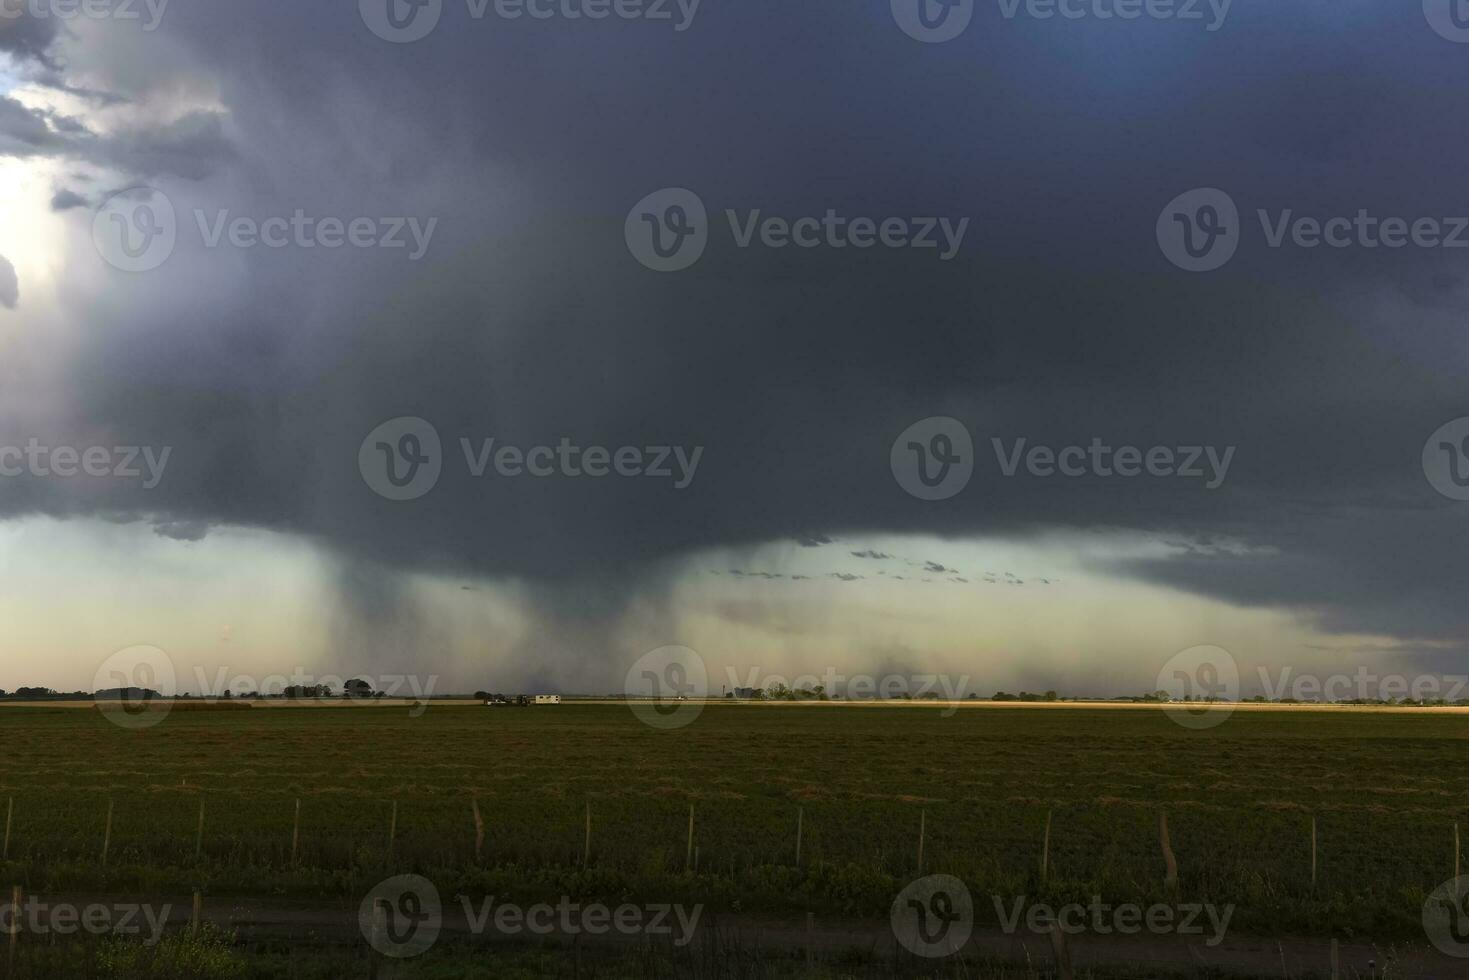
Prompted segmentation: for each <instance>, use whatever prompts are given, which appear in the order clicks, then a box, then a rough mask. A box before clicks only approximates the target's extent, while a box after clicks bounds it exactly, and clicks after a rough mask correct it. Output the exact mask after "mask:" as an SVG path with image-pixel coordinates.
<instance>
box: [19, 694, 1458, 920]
mask: <svg viewBox="0 0 1469 980" xmlns="http://www.w3.org/2000/svg"><path fill="white" fill-rule="evenodd" d="M0 740H3V741H0V744H3V745H4V746H5V750H4V752H3V753H0V819H3V818H4V817H5V816H6V813H7V812H10V814H11V815H10V821H9V823H10V828H9V841H8V851H7V853H6V855H5V859H4V861H3V862H0V884H3V885H6V886H9V885H12V884H15V885H21V886H23V887H24V888H25V889H26V890H27V891H28V892H32V893H58V894H60V893H129V894H177V893H180V892H183V893H187V892H188V891H190V890H191V889H194V888H198V889H200V890H202V891H203V892H204V893H205V894H207V895H210V896H229V895H236V896H275V897H281V898H283V899H288V900H291V901H302V902H309V901H316V900H320V901H330V902H336V903H339V904H340V903H349V904H350V903H355V901H356V900H357V899H360V897H361V896H363V895H364V894H366V893H367V891H368V890H369V889H371V888H372V887H373V885H374V884H375V883H377V882H378V881H380V880H381V879H382V878H383V877H385V876H386V875H389V874H399V873H410V872H411V873H418V874H422V875H424V876H425V877H428V878H429V879H431V880H433V881H434V882H435V883H436V884H437V885H438V887H439V888H440V890H441V891H442V892H443V893H444V894H445V895H455V894H460V893H462V894H466V895H491V894H493V895H496V896H499V897H500V898H501V899H503V900H507V901H508V900H514V901H523V902H533V901H541V900H545V899H546V898H548V897H554V896H561V895H570V896H574V897H577V898H580V899H585V900H590V899H594V898H596V899H602V900H608V901H612V900H616V901H624V900H632V901H637V900H644V901H656V902H686V903H694V902H697V903H703V904H705V905H707V906H708V907H709V908H710V909H712V910H717V911H719V912H727V913H735V914H742V915H768V916H777V917H783V916H797V915H804V913H806V912H813V913H815V914H817V915H820V916H830V917H852V918H879V919H880V918H884V917H885V916H886V915H887V912H888V909H889V906H890V903H891V902H892V900H893V897H894V896H895V895H896V894H897V893H898V892H899V891H900V890H901V889H902V888H903V887H904V886H905V885H906V884H907V883H908V882H910V881H912V880H913V879H914V878H916V877H918V876H919V874H920V870H921V873H923V874H930V873H947V874H952V875H956V876H958V877H959V878H961V879H963V880H964V881H965V883H966V884H967V885H968V887H969V889H970V890H971V892H972V894H973V895H974V897H975V912H976V917H977V919H978V921H979V922H981V923H986V924H989V925H991V926H993V925H995V924H997V923H998V921H999V920H998V916H997V912H996V908H995V904H994V902H993V901H991V896H1001V897H1003V899H1004V901H1006V902H1007V903H1008V902H1009V901H1011V900H1013V898H1015V897H1018V896H1027V900H1031V901H1046V902H1048V903H1051V904H1054V905H1059V904H1063V903H1067V902H1080V903H1083V904H1085V903H1087V902H1089V901H1091V899H1092V898H1093V896H1100V898H1101V899H1102V901H1104V902H1108V903H1119V902H1138V903H1143V904H1148V903H1153V902H1166V901H1168V900H1169V895H1168V892H1167V890H1166V889H1165V887H1164V874H1165V866H1164V861H1163V858H1162V856H1161V853H1160V846H1159V836H1158V818H1159V813H1160V812H1165V811H1166V813H1167V815H1168V821H1169V827H1170V834H1171V841H1172V846H1173V849H1174V851H1175V852H1176V855H1177V861H1178V866H1179V890H1180V893H1181V895H1182V897H1183V898H1184V899H1185V900H1188V901H1196V902H1211V903H1214V904H1217V905H1225V904H1233V905H1235V906H1237V910H1236V912H1235V915H1234V918H1233V922H1232V923H1231V930H1233V931H1237V932H1244V933H1247V934H1248V933H1253V934H1260V935H1273V934H1289V935H1310V936H1336V937H1340V938H1342V939H1344V940H1351V939H1360V938H1369V939H1373V940H1379V941H1405V942H1419V943H1421V942H1422V940H1423V932H1422V926H1421V922H1420V910H1421V907H1422V904H1423V901H1424V898H1425V896H1426V895H1427V894H1428V892H1430V891H1431V890H1432V889H1433V888H1434V887H1435V886H1437V885H1438V884H1439V883H1441V882H1443V881H1445V880H1446V879H1448V878H1450V877H1452V875H1453V871H1454V865H1453V862H1454V833H1455V823H1456V822H1457V823H1458V824H1459V825H1460V827H1461V828H1469V719H1466V718H1465V717H1464V716H1462V715H1459V714H1447V713H1446V714H1440V713H1437V712H1434V711H1432V710H1425V711H1421V712H1416V713H1392V714H1386V713H1373V712H1350V711H1333V712H1309V711H1303V712H1291V711H1271V712H1240V713H1237V714H1235V715H1234V716H1233V717H1232V718H1230V719H1229V720H1228V721H1227V722H1226V723H1225V724H1223V725H1221V726H1219V727H1217V728H1213V729H1209V730H1205V731H1193V730H1189V729H1186V728H1183V727H1180V726H1179V725H1177V724H1175V723H1174V722H1173V721H1172V720H1170V719H1169V718H1168V717H1167V716H1166V715H1165V714H1164V713H1163V712H1162V711H1159V710H1135V711H1117V710H1108V709H1105V708H1098V709H1092V708H1087V707H1074V708H1068V709H1055V710H1044V711H1039V710H1027V709H1025V708H1016V709H1005V708H992V709H989V710H984V711H959V712H957V713H954V714H952V715H949V716H946V715H945V713H944V712H942V711H939V710H922V709H914V708H894V709H891V710H884V709H881V708H869V709H865V710H852V711H843V710H833V709H831V708H820V707H812V708H801V707H781V708H779V709H774V710H771V709H765V708H761V707H751V706H731V705H711V706H709V707H707V708H706V709H705V710H704V711H703V713H702V714H701V715H700V717H699V718H698V719H697V721H695V722H694V723H693V724H692V725H690V726H688V727H686V728H682V729H678V730H676V731H671V732H665V731H657V730H654V729H651V728H649V727H646V726H645V725H643V724H641V723H640V722H639V721H638V720H637V719H636V718H635V717H634V716H633V715H632V713H631V712H630V711H629V710H628V709H627V708H626V707H625V706H617V705H574V704H566V705H561V706H557V707H545V708H532V709H489V708H483V707H477V706H444V705H434V706H432V707H430V708H429V709H428V710H427V712H426V713H424V714H423V715H422V716H421V717H410V713H409V711H408V709H407V708H405V707H402V706H399V707H382V708H379V707H373V708H362V709H360V710H354V711H344V710H333V709H320V710H316V709H309V708H303V709H299V710H290V711H280V710H256V709H249V710H229V711H209V710H180V711H174V712H173V713H171V714H170V715H169V716H168V717H167V718H166V720H165V721H164V722H163V723H162V724H160V725H158V726H157V727H154V728H150V729H146V730H141V731H132V730H127V729H123V728H120V727H117V726H115V725H113V724H111V723H110V722H109V721H108V720H106V719H105V718H104V717H102V716H101V715H100V714H99V713H97V712H95V711H78V710H74V709H64V708H63V709H44V708H31V709H26V710H23V711H21V710H16V711H0ZM12 800H13V811H9V810H8V808H9V806H10V805H11V804H10V801H12ZM298 800H299V801H300V823H299V833H298V835H297V832H296V816H295V814H296V802H297V801H298ZM475 800H477V801H478V806H479V809H480V813H481V815H482V817H483V820H484V829H485V837H484V843H483V847H482V850H481V852H480V854H479V855H478V857H476V853H475V851H476V834H475V821H474V815H473V807H472V801H475ZM395 804H396V813H397V815H396V823H394V816H393V814H394V807H395ZM201 805H202V808H203V813H204V822H203V833H202V836H201V835H200V833H199V822H200V809H201ZM691 805H692V806H693V808H694V815H695V830H694V846H695V847H696V848H697V857H696V864H697V868H686V862H687V853H688V852H687V848H688V825H689V809H690V806H691ZM109 808H110V809H111V812H112V826H111V835H110V837H108V834H107V821H108V812H109ZM588 809H590V813H591V851H590V855H587V854H585V853H584V848H585V843H586V835H587V826H586V824H587V812H588ZM1313 817H1314V820H1315V825H1316V861H1317V879H1316V882H1315V885H1314V887H1313V885H1312V881H1311V863H1312V856H1311V825H1312V820H1313ZM1048 818H1049V823H1050V843H1049V849H1048V854H1047V865H1048V867H1047V874H1046V875H1045V877H1044V878H1043V877H1042V873H1041V859H1042V850H1043V839H1044V837H1045V832H1046V831H1045V828H1046V825H1047V822H1048ZM798 821H799V824H800V827H801V853H800V861H799V863H798V862H797V860H796V836H797V825H798ZM920 824H921V825H922V828H923V856H922V866H921V869H920V866H919V853H918V843H919V831H920ZM390 835H391V845H390ZM293 836H295V837H296V844H295V857H294V860H293V857H292V846H293ZM104 841H105V843H106V863H105V865H104V863H103V851H104Z"/></svg>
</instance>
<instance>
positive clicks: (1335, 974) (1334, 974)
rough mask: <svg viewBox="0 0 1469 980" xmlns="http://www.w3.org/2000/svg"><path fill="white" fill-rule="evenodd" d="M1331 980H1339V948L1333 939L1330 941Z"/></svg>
mask: <svg viewBox="0 0 1469 980" xmlns="http://www.w3.org/2000/svg"><path fill="white" fill-rule="evenodd" d="M1331 980H1341V947H1340V946H1339V945H1338V944H1337V941H1336V939H1335V937H1333V938H1332V940H1331Z"/></svg>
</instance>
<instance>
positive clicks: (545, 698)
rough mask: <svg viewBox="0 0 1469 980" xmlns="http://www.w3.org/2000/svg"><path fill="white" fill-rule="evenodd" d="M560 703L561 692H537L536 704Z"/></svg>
mask: <svg viewBox="0 0 1469 980" xmlns="http://www.w3.org/2000/svg"><path fill="white" fill-rule="evenodd" d="M560 703H561V695H559V694H537V695H536V704H560Z"/></svg>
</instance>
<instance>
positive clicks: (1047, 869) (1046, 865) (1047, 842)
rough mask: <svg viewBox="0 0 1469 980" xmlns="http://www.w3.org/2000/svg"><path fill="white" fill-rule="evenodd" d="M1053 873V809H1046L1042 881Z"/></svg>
mask: <svg viewBox="0 0 1469 980" xmlns="http://www.w3.org/2000/svg"><path fill="white" fill-rule="evenodd" d="M1050 873H1051V811H1050V810H1047V811H1046V835H1045V837H1044V838H1042V839H1041V881H1046V880H1047V878H1048V877H1049V876H1050Z"/></svg>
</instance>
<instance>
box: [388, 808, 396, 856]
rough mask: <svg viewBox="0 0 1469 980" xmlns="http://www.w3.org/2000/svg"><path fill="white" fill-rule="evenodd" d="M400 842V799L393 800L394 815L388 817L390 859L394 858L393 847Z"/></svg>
mask: <svg viewBox="0 0 1469 980" xmlns="http://www.w3.org/2000/svg"><path fill="white" fill-rule="evenodd" d="M397 843H398V801H397V800H394V801H393V815H392V817H390V818H389V819H388V860H389V861H391V860H392V859H393V848H394V847H395V846H396V845H397Z"/></svg>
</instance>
